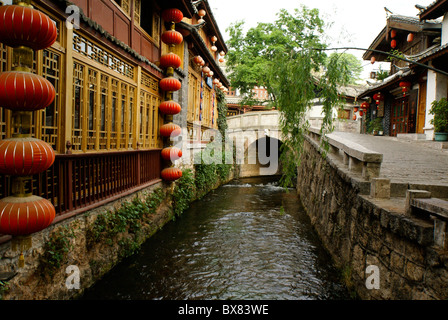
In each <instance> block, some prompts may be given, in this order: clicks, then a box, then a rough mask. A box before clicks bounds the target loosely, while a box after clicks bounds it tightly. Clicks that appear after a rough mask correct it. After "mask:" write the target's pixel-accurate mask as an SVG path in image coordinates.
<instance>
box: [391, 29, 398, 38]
mask: <svg viewBox="0 0 448 320" xmlns="http://www.w3.org/2000/svg"><path fill="white" fill-rule="evenodd" d="M390 36H391V37H392V38H395V37H396V36H397V31H395V30H393V29H392V30H391V31H390Z"/></svg>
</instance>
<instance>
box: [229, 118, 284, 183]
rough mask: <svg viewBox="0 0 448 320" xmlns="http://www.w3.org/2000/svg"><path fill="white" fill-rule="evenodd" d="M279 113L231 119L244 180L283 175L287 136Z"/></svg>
mask: <svg viewBox="0 0 448 320" xmlns="http://www.w3.org/2000/svg"><path fill="white" fill-rule="evenodd" d="M279 117H280V113H279V112H278V111H261V112H250V113H246V114H242V115H238V116H233V117H229V118H228V119H227V124H228V136H229V139H230V141H231V142H232V143H233V146H234V147H235V148H236V153H237V164H239V165H240V177H254V176H269V175H280V174H281V170H282V166H281V163H280V148H281V146H282V144H283V141H284V140H283V136H282V134H281V130H280V125H279Z"/></svg>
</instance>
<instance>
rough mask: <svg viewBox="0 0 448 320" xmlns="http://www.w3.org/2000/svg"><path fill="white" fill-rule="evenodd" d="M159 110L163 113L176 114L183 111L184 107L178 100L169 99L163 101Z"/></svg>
mask: <svg viewBox="0 0 448 320" xmlns="http://www.w3.org/2000/svg"><path fill="white" fill-rule="evenodd" d="M159 110H160V112H162V113H163V114H169V115H175V114H179V113H180V112H181V111H182V107H181V106H180V104H178V103H177V102H174V101H172V100H169V101H164V102H162V103H161V104H160V106H159Z"/></svg>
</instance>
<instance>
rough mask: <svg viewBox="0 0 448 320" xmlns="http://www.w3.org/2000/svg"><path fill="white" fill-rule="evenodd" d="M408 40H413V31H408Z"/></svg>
mask: <svg viewBox="0 0 448 320" xmlns="http://www.w3.org/2000/svg"><path fill="white" fill-rule="evenodd" d="M407 40H408V42H412V41H414V34H413V33H410V34H408V39H407Z"/></svg>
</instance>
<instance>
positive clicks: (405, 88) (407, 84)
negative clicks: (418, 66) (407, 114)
mask: <svg viewBox="0 0 448 320" xmlns="http://www.w3.org/2000/svg"><path fill="white" fill-rule="evenodd" d="M411 85H412V84H411V83H410V82H407V81H402V82H400V87H401V91H402V92H403V96H405V95H406V92H408V91H409V88H410V87H411Z"/></svg>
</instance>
